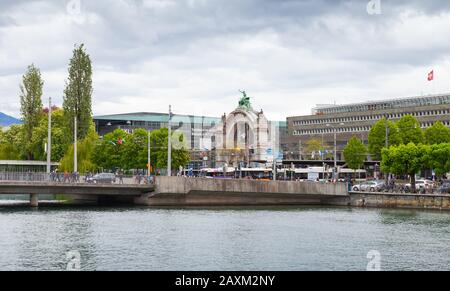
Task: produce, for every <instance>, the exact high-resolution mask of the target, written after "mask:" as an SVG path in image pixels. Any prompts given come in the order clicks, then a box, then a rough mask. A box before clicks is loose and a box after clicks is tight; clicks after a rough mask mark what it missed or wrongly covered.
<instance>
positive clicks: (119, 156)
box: [92, 129, 132, 169]
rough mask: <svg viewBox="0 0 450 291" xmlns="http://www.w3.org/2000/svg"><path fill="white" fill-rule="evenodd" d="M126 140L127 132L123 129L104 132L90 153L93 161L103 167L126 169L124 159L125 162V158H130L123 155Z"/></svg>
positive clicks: (127, 139) (127, 140)
mask: <svg viewBox="0 0 450 291" xmlns="http://www.w3.org/2000/svg"><path fill="white" fill-rule="evenodd" d="M119 140H121V141H122V144H120V143H119V142H118V141H119ZM128 142H129V134H128V133H127V132H126V131H124V130H123V129H116V130H114V131H113V132H110V133H108V134H105V135H104V136H103V139H102V140H100V141H97V143H96V145H95V148H94V153H93V155H92V159H93V161H94V163H95V164H97V165H98V166H99V167H100V168H103V169H117V168H120V169H126V168H127V167H126V166H125V164H124V161H125V163H127V159H128V158H132V157H128V156H126V155H125V144H126V143H128Z"/></svg>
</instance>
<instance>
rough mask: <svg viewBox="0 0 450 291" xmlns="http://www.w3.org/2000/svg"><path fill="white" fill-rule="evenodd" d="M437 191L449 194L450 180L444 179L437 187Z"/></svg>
mask: <svg viewBox="0 0 450 291" xmlns="http://www.w3.org/2000/svg"><path fill="white" fill-rule="evenodd" d="M437 192H438V193H440V194H450V181H444V183H442V185H441V186H439V188H438V189H437Z"/></svg>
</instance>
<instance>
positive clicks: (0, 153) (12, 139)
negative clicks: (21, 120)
mask: <svg viewBox="0 0 450 291" xmlns="http://www.w3.org/2000/svg"><path fill="white" fill-rule="evenodd" d="M22 128H23V125H12V126H11V127H9V129H6V130H5V129H4V128H3V129H0V160H20V159H22V158H23V156H22V153H21V151H20V149H21V148H22V145H23V135H22Z"/></svg>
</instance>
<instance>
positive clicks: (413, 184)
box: [410, 173, 416, 193]
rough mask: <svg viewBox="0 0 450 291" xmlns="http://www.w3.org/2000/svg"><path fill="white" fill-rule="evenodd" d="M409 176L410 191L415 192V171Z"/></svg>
mask: <svg viewBox="0 0 450 291" xmlns="http://www.w3.org/2000/svg"><path fill="white" fill-rule="evenodd" d="M410 176H411V193H416V173H414V174H412V175H410Z"/></svg>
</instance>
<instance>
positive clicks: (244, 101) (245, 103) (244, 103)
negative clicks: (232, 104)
mask: <svg viewBox="0 0 450 291" xmlns="http://www.w3.org/2000/svg"><path fill="white" fill-rule="evenodd" d="M239 92H241V93H242V98H241V99H240V100H239V108H243V109H247V110H250V109H252V105H251V104H250V97H248V96H247V93H245V90H244V91H241V90H239Z"/></svg>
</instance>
